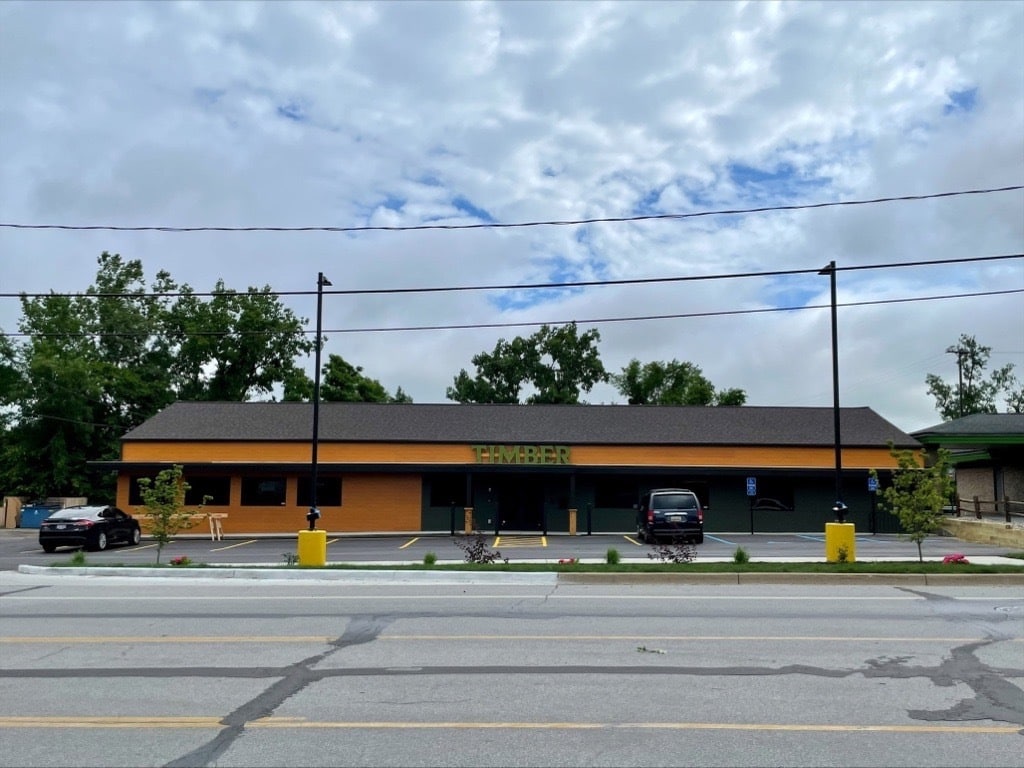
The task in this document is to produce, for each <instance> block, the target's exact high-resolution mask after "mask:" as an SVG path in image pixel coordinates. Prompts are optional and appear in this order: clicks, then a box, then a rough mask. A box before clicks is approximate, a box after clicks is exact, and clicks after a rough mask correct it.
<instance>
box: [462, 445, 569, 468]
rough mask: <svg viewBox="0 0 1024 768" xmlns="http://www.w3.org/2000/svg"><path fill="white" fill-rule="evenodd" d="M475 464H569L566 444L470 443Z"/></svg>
mask: <svg viewBox="0 0 1024 768" xmlns="http://www.w3.org/2000/svg"><path fill="white" fill-rule="evenodd" d="M470 448H472V449H473V455H474V456H475V457H476V463H477V464H523V465H533V466H538V465H556V464H569V463H571V462H570V460H569V446H568V445H471V446H470Z"/></svg>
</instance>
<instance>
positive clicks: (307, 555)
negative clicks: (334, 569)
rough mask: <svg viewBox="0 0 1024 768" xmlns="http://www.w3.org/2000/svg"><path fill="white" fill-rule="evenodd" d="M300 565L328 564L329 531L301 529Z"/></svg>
mask: <svg viewBox="0 0 1024 768" xmlns="http://www.w3.org/2000/svg"><path fill="white" fill-rule="evenodd" d="M298 555H299V565H316V566H324V565H327V531H299V551H298Z"/></svg>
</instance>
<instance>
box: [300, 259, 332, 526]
mask: <svg viewBox="0 0 1024 768" xmlns="http://www.w3.org/2000/svg"><path fill="white" fill-rule="evenodd" d="M325 285H331V281H330V280H328V279H327V278H326V277H324V273H323V272H320V273H318V274H317V278H316V353H315V363H314V364H315V366H316V368H315V370H314V371H313V460H312V466H311V467H310V473H309V474H310V488H309V513H308V514H307V515H306V519H307V520H308V521H309V530H311V531H313V530H316V521H317V518H318V517H320V510H319V509H318V508H317V504H316V486H317V477H316V453H317V447H318V445H319V442H320V348H321V347H322V346H323V343H322V339H321V335H322V333H323V332H322V330H321V329H322V327H323V312H324V286H325Z"/></svg>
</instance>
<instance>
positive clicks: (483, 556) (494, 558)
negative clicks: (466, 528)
mask: <svg viewBox="0 0 1024 768" xmlns="http://www.w3.org/2000/svg"><path fill="white" fill-rule="evenodd" d="M455 546H457V547H458V548H459V549H461V550H462V553H463V554H464V555H465V557H466V562H467V563H496V562H498V561H499V560H501V561H503V562H506V563H507V562H508V558H507V557H502V556H501V552H499V551H498V550H496V549H490V548H489V547H488V546H487V538H486V537H485V536H484V535H483V534H482V533H479V532H476V533H473V534H472V535H468V534H467V535H464V536H463V537H462V538H460V539H457V540H456V541H455Z"/></svg>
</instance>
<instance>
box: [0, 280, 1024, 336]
mask: <svg viewBox="0 0 1024 768" xmlns="http://www.w3.org/2000/svg"><path fill="white" fill-rule="evenodd" d="M1014 293H1024V288H1011V289H1006V290H1002V291H978V292H976V293H949V294H942V295H938V296H913V297H909V298H903V299H876V300H873V301H850V302H840V303H837V304H836V307H866V306H878V305H882V304H908V303H913V302H918V301H940V300H944V299H968V298H977V297H982V296H1005V295H1008V294H1014ZM831 306H832V305H831V304H801V305H798V306H791V307H761V308H758V309H725V310H717V311H710V312H682V313H676V314H667V315H631V316H627V317H598V318H591V319H587V320H575V319H574V320H529V321H522V322H505V323H464V324H458V325H407V326H386V327H379V326H378V327H373V326H370V327H363V328H324V329H322V333H323V334H325V335H326V334H329V333H392V332H395V331H402V332H408V331H464V330H474V329H481V328H528V327H538V326H541V325H549V326H560V325H566V324H568V323H576V324H578V325H595V324H601V323H630V322H642V321H645V320H678V319H684V318H701V317H729V316H738V315H758V314H768V313H773V312H798V311H801V310H806V309H828V308H830V307H831ZM301 333H302V334H303V335H306V336H308V335H310V334H315V333H316V331H312V330H305V329H304V330H302V331H301ZM274 334H275V331H190V332H189V333H188V334H186V335H187V336H189V337H199V336H232V337H236V336H237V337H241V336H273V335H274ZM149 335H151V334H150V333H148V332H139V333H121V332H112V333H88V332H86V333H2V334H0V336H7V337H11V338H14V337H21V336H31V337H33V338H84V337H88V338H97V339H107V338H132V337H139V336H149Z"/></svg>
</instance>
